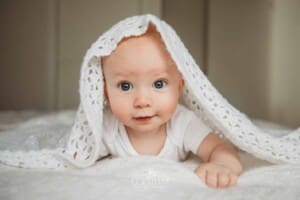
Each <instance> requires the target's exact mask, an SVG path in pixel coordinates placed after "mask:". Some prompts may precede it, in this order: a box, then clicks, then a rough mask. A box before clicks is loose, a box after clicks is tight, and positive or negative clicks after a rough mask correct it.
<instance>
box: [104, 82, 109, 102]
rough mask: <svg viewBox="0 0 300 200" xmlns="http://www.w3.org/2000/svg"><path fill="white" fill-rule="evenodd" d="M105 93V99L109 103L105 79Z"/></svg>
mask: <svg viewBox="0 0 300 200" xmlns="http://www.w3.org/2000/svg"><path fill="white" fill-rule="evenodd" d="M103 94H104V100H106V101H107V103H108V102H109V99H108V94H107V89H106V82H105V80H104V81H103Z"/></svg>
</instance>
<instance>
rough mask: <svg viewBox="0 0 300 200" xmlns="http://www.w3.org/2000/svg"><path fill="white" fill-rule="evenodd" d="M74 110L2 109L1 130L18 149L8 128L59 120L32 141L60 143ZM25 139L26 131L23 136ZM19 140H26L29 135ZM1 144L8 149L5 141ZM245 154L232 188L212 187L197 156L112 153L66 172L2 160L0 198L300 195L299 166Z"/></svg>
mask: <svg viewBox="0 0 300 200" xmlns="http://www.w3.org/2000/svg"><path fill="white" fill-rule="evenodd" d="M74 114H75V113H74V112H72V111H67V112H60V113H58V114H54V115H53V114H51V115H44V116H42V117H39V118H35V119H31V120H28V121H26V122H25V123H23V124H21V125H20V124H19V122H20V121H23V120H25V119H26V117H28V116H29V117H33V116H40V113H32V112H29V113H27V115H26V114H25V113H0V128H2V133H0V134H7V135H10V138H11V143H10V144H7V146H10V147H12V146H14V145H15V148H17V146H18V141H19V138H16V137H15V136H16V135H17V134H19V133H16V135H14V134H13V133H10V134H8V133H9V131H8V132H5V130H7V129H8V128H12V127H14V128H17V130H18V127H19V129H20V130H22V132H23V133H24V134H23V135H26V131H24V130H26V126H27V127H30V129H32V127H36V129H37V130H36V131H37V132H38V129H39V126H40V125H43V129H44V127H45V125H47V124H52V125H51V126H53V124H56V126H55V127H56V128H53V127H52V128H51V129H49V132H47V133H43V134H42V135H37V136H36V137H33V138H27V140H28V143H29V144H30V146H31V147H32V145H33V144H35V145H36V147H33V148H38V146H39V145H40V143H43V141H44V140H43V138H47V141H48V143H49V144H43V146H45V145H49V147H51V145H53V147H54V146H57V145H58V146H59V145H60V144H57V141H60V142H62V143H63V141H64V140H65V139H64V138H59V135H64V132H65V131H67V130H69V128H70V126H71V124H72V121H73V119H74ZM9 118H10V119H9ZM33 124H35V126H32V125H33ZM257 125H259V126H260V127H263V128H264V129H265V130H266V131H268V130H270V131H271V132H272V133H276V130H277V129H278V130H279V129H280V130H282V127H280V126H277V125H275V124H272V123H267V122H263V121H257ZM28 131H29V130H28ZM31 131H32V130H31ZM53 131H55V132H56V133H59V134H56V136H55V137H54V138H52V137H53V136H51V135H53V134H52V133H53ZM51 132H52V133H51ZM60 132H61V134H60ZM281 133H282V132H281ZM19 136H20V135H19ZM21 138H22V137H21ZM25 138H26V136H24V137H23V139H25ZM51 138H52V140H51ZM9 140H10V139H9V137H8V138H6V141H9ZM51 141H52V143H51ZM55 141H56V145H54V143H55ZM0 142H1V141H0ZM19 143H20V144H21V143H22V144H23V143H24V140H23V142H21V141H20V142H19ZM29 144H28V145H29ZM0 146H1V148H6V145H5V144H3V143H1V145H0ZM22 149H24V147H22ZM240 156H241V160H242V163H243V165H244V172H243V173H242V175H241V176H240V178H239V181H238V183H237V185H236V186H235V187H232V188H229V189H211V188H208V187H206V186H205V185H204V184H203V182H202V181H201V180H200V179H199V178H198V177H197V176H196V175H195V174H194V173H193V169H194V168H195V167H196V166H197V165H198V164H199V163H200V161H199V160H198V159H197V158H196V157H193V156H191V157H190V158H189V159H188V160H187V161H185V162H182V163H177V162H174V161H170V160H164V159H159V158H157V157H147V156H145V157H128V158H106V159H103V160H101V161H98V162H97V163H96V164H95V165H94V166H92V167H89V168H86V169H66V170H63V171H61V170H44V169H43V170H42V169H22V168H15V167H8V166H5V165H0V177H1V178H0V199H3V200H6V199H7V200H8V199H9V200H15V199H30V200H32V199H39V200H42V199H55V200H59V199H64V200H65V199H73V200H77V199H80V200H81V199H91V200H92V199H97V200H99V199H101V200H102V199H124V200H126V199H130V200H131V199H185V200H187V199H209V200H215V199H222V200H227V199H228V200H229V199H230V200H235V199H243V200H247V199H249V200H250V199H251V200H253V199H263V200H276V199H278V200H279V199H280V200H282V199H285V200H289V199H291V200H298V199H300V166H299V165H292V164H280V165H273V164H270V163H268V162H266V161H262V160H260V159H257V158H255V157H253V156H252V155H249V154H247V153H245V152H240Z"/></svg>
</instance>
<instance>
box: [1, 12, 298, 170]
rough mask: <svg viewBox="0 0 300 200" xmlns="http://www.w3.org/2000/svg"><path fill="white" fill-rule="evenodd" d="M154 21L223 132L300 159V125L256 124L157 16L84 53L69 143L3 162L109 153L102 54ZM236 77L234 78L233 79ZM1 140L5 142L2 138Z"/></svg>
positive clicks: (64, 163) (207, 116)
mask: <svg viewBox="0 0 300 200" xmlns="http://www.w3.org/2000/svg"><path fill="white" fill-rule="evenodd" d="M150 23H152V24H153V25H154V26H155V28H156V29H157V31H158V32H159V33H160V35H161V37H162V40H163V42H164V43H165V46H166V48H167V51H168V52H169V53H170V55H171V57H172V59H173V60H174V62H175V63H176V66H177V67H178V70H179V71H180V72H181V74H182V76H183V78H184V80H185V88H184V92H183V95H182V102H183V104H185V105H186V106H187V107H188V108H189V109H190V110H192V111H194V112H195V114H196V115H197V116H198V117H199V118H201V119H202V120H203V121H204V122H205V124H207V125H208V126H209V127H210V128H211V129H212V130H213V131H214V132H216V133H217V134H223V135H224V136H225V137H226V138H227V139H229V140H230V141H231V142H232V143H233V144H235V145H236V146H238V147H239V148H240V149H242V150H245V151H247V152H249V153H251V154H253V155H255V156H256V157H259V158H262V159H265V160H268V161H271V162H286V163H297V164H299V163H300V129H297V130H295V131H292V132H290V133H288V134H286V135H284V136H280V137H276V136H274V135H272V134H268V133H266V132H265V131H263V130H261V129H260V128H258V127H256V126H255V125H254V124H253V123H252V122H251V120H249V119H248V117H247V116H245V115H244V114H243V113H241V112H239V111H238V110H237V109H235V108H234V107H233V106H232V105H230V104H229V103H228V102H227V101H226V99H224V98H223V96H222V95H221V94H220V93H219V92H218V91H217V90H216V88H215V87H214V86H213V85H212V84H211V83H210V81H209V80H208V79H207V78H206V76H205V75H204V74H203V73H202V71H201V70H200V68H199V66H197V64H196V63H195V61H194V59H193V58H192V56H191V55H190V53H189V52H188V50H187V49H186V48H185V46H184V44H183V43H182V42H181V40H180V38H179V37H178V35H177V34H176V32H175V31H174V30H173V29H172V28H171V27H170V26H169V25H168V24H167V23H165V22H164V21H161V20H160V19H158V18H157V17H155V16H153V15H141V16H134V17H130V18H126V19H124V20H122V21H120V22H119V23H117V24H116V25H114V26H113V27H111V28H110V29H109V30H108V31H107V32H105V33H104V34H103V35H101V36H100V37H99V38H98V40H97V41H96V42H95V43H93V44H92V46H91V47H90V49H88V51H87V53H86V55H85V56H84V59H83V62H82V67H81V74H80V88H79V92H80V105H79V108H78V111H77V116H76V119H75V123H74V126H73V127H72V130H71V131H70V137H69V139H68V141H67V144H66V145H65V146H63V147H60V148H56V149H44V148H43V147H42V148H41V150H37V151H30V152H26V151H24V150H20V151H18V152H16V151H12V150H11V149H8V150H5V151H0V161H1V162H2V163H5V164H8V165H13V166H19V167H30V168H66V167H89V166H91V165H93V164H95V162H96V160H98V159H99V158H100V157H102V156H104V155H103V152H105V147H104V146H102V145H100V144H101V142H100V141H101V140H102V137H103V107H104V105H103V100H104V92H103V86H104V84H103V75H102V68H101V61H100V58H101V57H102V56H107V55H109V54H110V53H111V52H112V51H113V50H114V49H115V48H116V47H117V45H118V43H119V42H120V41H121V40H122V39H123V38H124V37H129V36H139V35H142V34H143V33H145V32H146V30H147V28H148V26H149V24H150ZM232 78H234V77H232ZM0 142H1V141H0Z"/></svg>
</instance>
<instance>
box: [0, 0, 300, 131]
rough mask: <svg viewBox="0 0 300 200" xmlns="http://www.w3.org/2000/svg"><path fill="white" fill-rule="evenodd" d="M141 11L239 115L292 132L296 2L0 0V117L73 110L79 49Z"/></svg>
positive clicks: (298, 61)
mask: <svg viewBox="0 0 300 200" xmlns="http://www.w3.org/2000/svg"><path fill="white" fill-rule="evenodd" d="M143 13H152V14H155V15H157V16H159V17H160V18H162V19H164V20H165V21H167V22H168V23H169V24H171V25H172V26H173V28H175V29H176V31H177V33H178V34H179V35H180V37H181V38H182V40H183V41H184V43H185V45H186V46H187V47H188V49H189V50H190V52H191V53H192V55H193V56H194V58H195V60H196V62H197V63H198V64H199V66H200V67H201V68H202V70H203V71H204V72H205V73H206V74H207V76H208V78H209V79H210V80H211V81H212V83H213V84H214V85H215V86H216V87H217V88H218V90H219V91H220V92H221V93H222V94H223V95H224V96H225V97H226V98H227V99H228V101H229V102H230V103H232V104H233V105H234V106H235V107H237V108H238V109H240V110H241V111H242V112H244V113H246V114H247V115H248V116H250V117H254V118H260V119H265V120H271V121H275V122H279V123H282V124H285V125H288V126H292V127H296V126H299V125H300V78H299V74H300V53H299V52H300V1H299V0H189V1H184V0H42V1H41V0H26V1H25V0H1V1H0V25H1V29H0V30H1V31H0V44H1V45H0V111H4V110H28V109H29V110H48V111H55V110H62V109H76V108H77V106H78V103H79V94H78V86H79V85H78V84H79V81H78V80H79V71H80V65H81V62H82V58H83V56H84V54H85V52H86V50H87V49H88V48H89V46H90V45H91V43H92V42H94V41H95V40H96V39H97V38H98V37H99V35H100V34H101V33H103V32H104V31H105V30H107V29H108V28H109V27H111V26H112V25H113V24H115V23H116V22H118V21H119V20H121V19H123V18H125V17H128V16H133V15H138V14H143Z"/></svg>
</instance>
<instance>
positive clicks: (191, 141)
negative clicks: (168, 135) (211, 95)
mask: <svg viewBox="0 0 300 200" xmlns="http://www.w3.org/2000/svg"><path fill="white" fill-rule="evenodd" d="M190 114H191V115H192V116H191V117H190V121H189V123H188V124H187V126H186V129H185V132H184V136H183V148H184V150H185V151H186V152H189V151H192V152H193V153H194V154H197V151H198V148H199V146H200V145H201V142H202V141H203V139H204V138H205V137H206V136H207V135H208V134H209V133H210V132H211V131H212V130H211V129H210V128H209V127H208V126H207V125H205V124H204V122H203V121H202V120H201V119H200V118H199V117H197V116H196V115H195V114H194V113H190Z"/></svg>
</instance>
